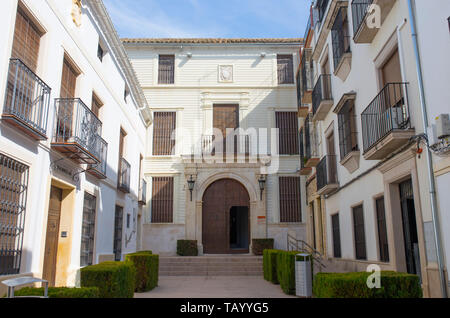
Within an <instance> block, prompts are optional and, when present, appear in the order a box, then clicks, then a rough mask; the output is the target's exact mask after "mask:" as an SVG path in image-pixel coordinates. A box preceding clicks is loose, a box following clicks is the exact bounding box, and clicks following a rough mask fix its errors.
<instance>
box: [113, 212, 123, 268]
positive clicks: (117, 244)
mask: <svg viewBox="0 0 450 318" xmlns="http://www.w3.org/2000/svg"><path fill="white" fill-rule="evenodd" d="M122 228H123V208H122V207H121V206H118V205H116V212H115V215H114V246H113V253H114V260H115V261H116V262H119V261H120V260H121V259H122Z"/></svg>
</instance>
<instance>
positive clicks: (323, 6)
mask: <svg viewBox="0 0 450 318" xmlns="http://www.w3.org/2000/svg"><path fill="white" fill-rule="evenodd" d="M328 2H330V0H319V1H318V2H317V11H318V13H319V23H322V21H323V18H324V17H325V13H326V11H327V8H328Z"/></svg>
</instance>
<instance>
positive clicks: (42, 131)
mask: <svg viewBox="0 0 450 318" xmlns="http://www.w3.org/2000/svg"><path fill="white" fill-rule="evenodd" d="M50 91H51V89H50V87H49V86H47V84H45V83H44V81H42V80H41V79H40V78H39V77H38V76H37V75H36V74H34V73H33V71H31V70H30V69H29V68H28V67H27V66H26V65H25V64H24V63H23V62H22V61H21V60H19V59H11V60H10V61H9V72H8V82H7V84H6V92H5V104H4V107H3V114H2V120H3V121H4V122H5V123H7V124H9V125H11V126H14V127H16V128H17V129H19V130H21V131H22V132H23V133H24V134H26V135H28V136H30V137H31V138H33V139H35V140H46V139H47V120H48V109H49V105H50Z"/></svg>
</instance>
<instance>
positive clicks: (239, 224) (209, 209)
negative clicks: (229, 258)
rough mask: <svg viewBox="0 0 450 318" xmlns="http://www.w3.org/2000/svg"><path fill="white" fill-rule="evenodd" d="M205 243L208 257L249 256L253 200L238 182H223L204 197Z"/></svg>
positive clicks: (218, 183)
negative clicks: (250, 219) (245, 254)
mask: <svg viewBox="0 0 450 318" xmlns="http://www.w3.org/2000/svg"><path fill="white" fill-rule="evenodd" d="M202 210H203V211H202V239H203V252H204V253H205V254H235V253H248V252H249V242H250V222H249V216H250V197H249V195H248V192H247V189H246V188H245V187H244V186H243V185H242V184H241V183H239V182H238V181H236V180H232V179H222V180H218V181H216V182H214V183H213V184H211V185H210V186H209V187H208V189H206V191H205V193H204V195H203V208H202Z"/></svg>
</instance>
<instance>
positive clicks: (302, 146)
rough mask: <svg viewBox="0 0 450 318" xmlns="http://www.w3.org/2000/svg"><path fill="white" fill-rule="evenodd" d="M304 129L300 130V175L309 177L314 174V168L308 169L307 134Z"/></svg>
mask: <svg viewBox="0 0 450 318" xmlns="http://www.w3.org/2000/svg"><path fill="white" fill-rule="evenodd" d="M304 129H305V128H304V127H303V128H302V129H300V175H302V176H307V175H309V174H310V173H311V172H312V168H308V167H306V163H307V161H308V158H307V157H306V156H305V133H304Z"/></svg>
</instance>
